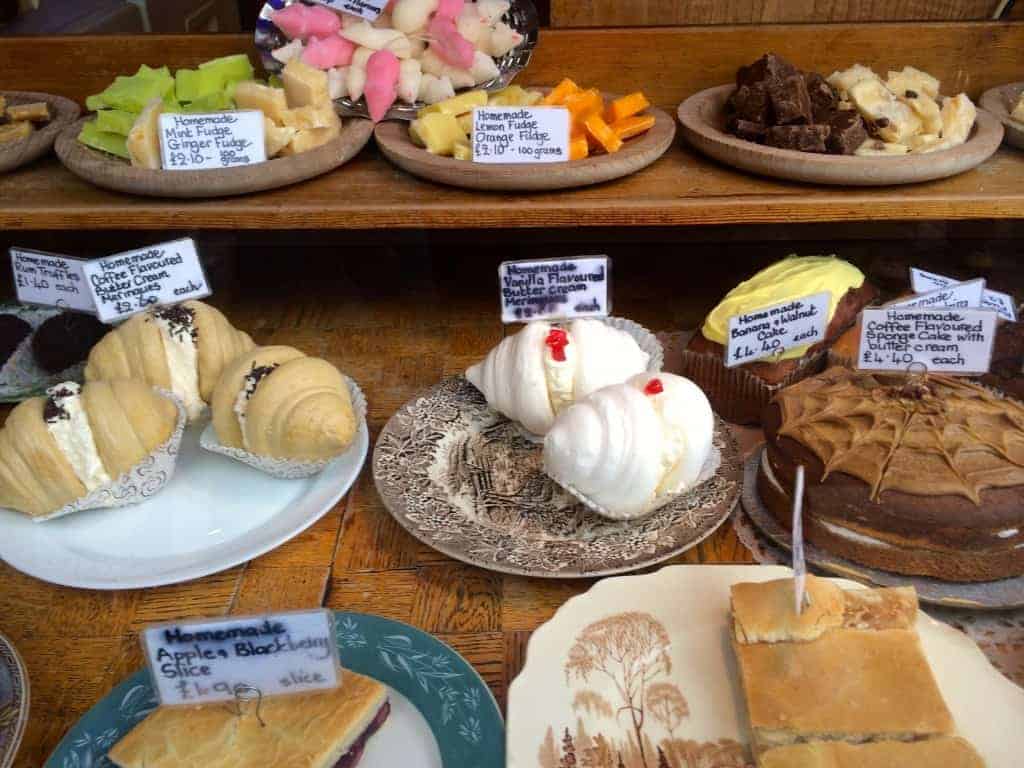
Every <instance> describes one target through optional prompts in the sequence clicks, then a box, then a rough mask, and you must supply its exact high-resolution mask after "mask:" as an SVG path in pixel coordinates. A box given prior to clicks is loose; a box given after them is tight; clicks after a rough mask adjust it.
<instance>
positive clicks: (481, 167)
mask: <svg viewBox="0 0 1024 768" xmlns="http://www.w3.org/2000/svg"><path fill="white" fill-rule="evenodd" d="M538 90H545V89H538ZM613 98H615V97H614V96H610V95H608V94H605V99H606V100H610V99H613ZM647 111H648V113H649V114H652V115H654V118H655V121H654V125H653V126H652V127H651V130H649V131H647V133H644V134H641V135H640V136H637V137H636V138H633V139H628V140H627V141H626V142H625V144H623V146H622V149H620V150H619V151H618V152H616V153H615V154H612V155H605V154H602V155H594V156H593V157H587V158H584V159H583V160H570V161H569V162H566V163H531V164H528V165H526V164H524V165H520V164H516V163H496V164H493V165H492V164H488V163H473V162H470V161H468V160H456V159H455V158H453V157H440V156H438V155H432V154H430V153H429V152H427V150H425V149H423V148H422V147H418V146H416V145H415V144H413V143H412V139H410V138H409V124H408V123H405V122H395V121H390V122H386V123H378V124H377V127H376V129H375V130H374V138H376V140H377V146H378V147H380V151H381V152H382V153H383V154H384V156H385V157H386V158H387V159H388V160H390V161H391V162H392V163H394V164H395V165H397V166H398V167H399V168H401V169H402V170H404V171H408V172H409V173H411V174H412V175H413V176H419V177H420V178H423V179H428V180H429V181H436V182H439V183H441V184H449V185H451V186H453V187H464V188H466V189H482V190H487V191H494V192H541V191H545V190H553V189H569V188H571V187H585V186H589V185H591V184H600V183H601V182H602V181H611V180H612V179H618V178H621V177H622V176H628V175H629V174H631V173H635V172H636V171H639V170H640V169H641V168H646V167H647V166H648V165H650V164H651V163H653V162H654V161H655V160H657V159H658V158H659V157H661V156H662V155H663V154H665V150H667V149H668V148H669V147H670V146H672V140H673V139H674V138H675V135H676V126H675V123H674V121H673V120H672V118H671V117H670V116H669V115H668V113H666V112H664V111H663V110H660V109H656V108H654V107H650V108H649V109H648V110H647Z"/></svg>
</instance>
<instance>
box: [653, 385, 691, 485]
mask: <svg viewBox="0 0 1024 768" xmlns="http://www.w3.org/2000/svg"><path fill="white" fill-rule="evenodd" d="M649 397H650V398H651V404H652V405H653V406H654V410H655V412H656V413H657V414H658V419H659V420H660V421H661V429H662V439H661V458H660V460H659V464H658V465H659V467H660V469H661V478H662V479H661V482H660V483H659V484H658V487H657V488H656V489H655V495H656V496H660V495H662V494H665V493H673V492H675V491H676V490H678V489H676V488H670V487H669V478H670V477H671V476H672V471H673V470H674V469H675V468H676V465H677V464H678V463H679V462H680V461H681V460H682V458H683V454H684V453H685V452H686V426H685V425H683V424H677V423H673V422H672V421H670V420H668V419H666V418H665V416H664V414H663V413H662V406H663V403H664V398H665V395H663V394H656V395H649Z"/></svg>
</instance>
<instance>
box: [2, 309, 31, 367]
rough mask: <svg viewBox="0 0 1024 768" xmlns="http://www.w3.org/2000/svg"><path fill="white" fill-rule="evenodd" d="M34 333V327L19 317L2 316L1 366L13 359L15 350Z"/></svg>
mask: <svg viewBox="0 0 1024 768" xmlns="http://www.w3.org/2000/svg"><path fill="white" fill-rule="evenodd" d="M30 333H32V326H31V325H29V324H28V323H26V322H25V321H24V320H22V319H21V318H20V317H18V316H17V315H0V365H3V364H4V363H6V362H7V361H8V360H10V359H11V355H13V354H14V350H16V349H17V348H18V345H19V344H21V342H23V341H24V340H25V337H26V336H28V335H29V334H30Z"/></svg>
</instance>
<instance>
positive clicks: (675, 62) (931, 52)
mask: <svg viewBox="0 0 1024 768" xmlns="http://www.w3.org/2000/svg"><path fill="white" fill-rule="evenodd" d="M250 48H251V41H250V39H249V38H248V37H245V36H238V35H219V36H205V37H187V36H148V37H146V36H139V37H116V38H81V37H74V38H72V37H65V38H52V39H46V40H39V39H19V38H9V39H0V72H3V73H4V85H5V86H6V87H13V88H20V89H30V90H44V91H50V92H55V93H61V94H63V95H67V96H71V97H72V98H76V99H79V100H83V99H84V97H85V96H86V95H87V94H89V93H93V92H96V91H98V90H101V89H102V88H103V87H104V86H105V85H106V84H107V83H108V82H109V81H110V80H111V79H112V78H113V77H114V76H115V75H116V74H118V73H124V72H131V71H134V69H135V68H136V67H137V66H138V65H139V64H140V63H143V62H145V63H148V64H150V65H158V64H163V63H169V64H170V65H171V66H173V67H179V66H191V65H194V64H195V63H197V62H199V61H202V60H204V59H208V58H212V57H214V56H219V55H223V54H225V53H229V52H232V51H238V50H246V49H250ZM1021 48H1024V24H1016V23H1011V24H1007V23H1003V24H987V23H986V24H916V25H906V24H902V25H901V24H873V25H828V26H815V25H800V26H785V25H779V26H764V27H718V28H704V27H695V28H671V29H645V30H594V31H579V30H575V31H573V30H567V31H551V32H545V33H544V34H543V35H542V38H541V44H540V46H539V47H538V49H537V55H536V56H535V58H534V62H533V63H532V64H531V67H530V68H529V70H528V71H527V73H526V75H525V76H524V79H525V80H526V81H527V82H530V83H537V84H543V83H551V82H554V81H556V80H557V79H559V78H561V77H563V76H570V77H573V78H575V79H578V81H580V82H582V83H586V84H599V85H600V86H601V87H603V88H605V89H606V90H610V91H623V92H624V91H626V90H629V89H635V88H638V87H639V88H643V89H644V90H645V91H646V92H647V93H648V94H649V95H650V97H651V99H652V101H654V102H656V103H657V104H658V105H659V106H662V107H664V108H666V109H669V110H671V111H673V112H674V110H675V107H676V105H677V104H678V103H679V102H680V101H681V100H682V99H683V98H684V97H685V96H687V95H689V94H690V93H693V92H694V91H695V90H697V89H699V88H703V87H707V86H709V85H714V84H717V83H721V82H727V81H728V80H730V79H731V78H732V76H733V73H734V72H735V69H736V67H737V66H738V65H739V64H742V63H745V62H749V61H750V60H752V59H753V58H755V57H756V56H758V55H760V53H762V52H763V51H766V50H774V51H778V52H779V53H781V54H783V55H786V56H788V57H790V58H792V59H793V60H794V61H795V62H797V63H799V64H800V65H802V66H804V67H806V68H808V69H816V70H819V71H826V72H828V71H832V69H833V68H836V67H840V66H847V65H849V64H851V63H853V62H855V61H860V62H865V63H870V64H872V65H874V66H875V67H877V68H878V69H881V70H884V69H885V68H888V67H896V66H900V65H902V64H905V63H913V64H914V65H916V66H919V67H921V68H924V69H927V70H929V71H931V72H933V73H935V74H936V75H937V76H939V77H940V78H942V79H943V81H944V82H945V83H946V85H945V87H944V89H945V90H946V91H947V92H955V91H958V90H960V89H965V90H966V91H967V92H968V93H969V94H970V95H971V96H973V97H975V98H976V97H977V96H978V95H979V94H980V92H981V91H982V90H984V89H985V88H988V87H990V86H992V85H995V84H999V83H1004V82H1010V81H1014V80H1019V79H1021V77H1022V73H1021V70H1020V61H1019V56H1018V51H1019V50H1020V49H1021ZM69 62H74V66H69V64H68V63H69ZM1021 178H1024V153H1019V152H1017V151H1015V150H1012V149H1003V150H1000V152H999V153H998V154H997V155H996V156H995V157H993V158H992V159H991V160H990V161H989V162H987V163H985V164H984V165H983V166H982V167H980V168H979V169H977V170H975V171H972V172H969V173H966V174H963V175H961V176H958V177H955V178H952V179H947V180H943V181H937V182H931V183H927V184H920V185H914V186H907V187H889V188H883V189H833V188H826V187H815V186H809V185H800V184H793V183H786V182H778V181H774V180H770V179H762V178H758V177H755V176H751V175H747V174H744V173H741V172H738V171H733V170H732V169H729V168H727V167H724V166H721V165H718V164H716V163H714V162H713V161H710V160H707V159H705V158H704V157H702V156H700V155H697V154H696V153H694V152H693V151H691V150H690V149H689V148H687V147H686V146H684V145H683V143H682V140H681V139H677V142H676V145H675V146H674V147H673V148H672V149H671V150H670V151H669V152H668V153H667V154H666V155H665V156H664V157H663V158H661V160H659V161H658V162H657V163H655V164H654V165H653V166H652V167H650V168H648V169H646V170H644V171H642V172H640V173H638V174H635V175H634V176H631V177H629V178H626V179H622V180H619V181H615V182H611V183H608V184H603V185H600V186H596V187H591V188H586V189H580V190H573V191H568V192H558V193H547V194H532V195H500V194H481V193H474V192H466V191H462V190H458V189H451V188H447V187H443V186H439V185H435V184H431V183H428V182H423V181H419V180H417V179H415V178H413V177H411V176H408V175H407V174H405V173H403V172H401V171H399V170H398V169H396V168H394V167H392V166H391V165H389V164H388V163H387V162H386V161H385V160H384V159H383V158H381V157H380V156H379V154H378V153H377V152H376V150H375V149H373V148H372V147H371V148H368V149H367V150H365V151H364V152H363V153H362V154H361V155H360V156H359V157H358V158H357V159H356V160H354V161H352V162H351V163H349V164H348V165H346V166H344V167H342V168H341V169H339V170H337V171H335V172H334V173H331V174H328V175H326V176H323V177H321V178H319V179H315V180H312V181H309V182H305V183H303V184H299V185H296V186H294V187H292V188H289V189H285V190H279V191H275V192H269V193H262V194H257V195H250V196H246V197H239V198H231V199H224V200H213V201H180V200H156V199H145V198H136V197H129V196H126V195H120V194H115V193H109V192H105V191H103V190H100V189H97V188H95V187H92V186H91V185H89V184H88V183H86V182H84V181H81V180H79V179H77V178H76V177H74V176H73V175H71V174H70V173H69V172H67V171H65V170H64V169H63V168H62V167H61V166H60V165H59V163H58V162H57V161H56V160H54V159H50V160H45V161H42V162H39V163H36V164H35V165H33V166H30V167H28V168H26V169H23V170H21V171H18V172H15V173H12V174H8V175H7V176H4V177H2V178H0V228H3V229H5V230H26V229H34V230H42V229H157V228H171V229H174V228H177V229H191V228H205V229H383V228H388V229H392V228H420V227H422V228H490V227H533V228H562V227H588V226H602V227H608V226H690V225H709V224H735V223H759V224H764V223H801V222H842V221H869V220H870V221H879V220H889V221H898V220H913V219H935V220H957V219H959V220H963V219H1019V218H1024V185H1022V184H1021V183H1020V180H1021Z"/></svg>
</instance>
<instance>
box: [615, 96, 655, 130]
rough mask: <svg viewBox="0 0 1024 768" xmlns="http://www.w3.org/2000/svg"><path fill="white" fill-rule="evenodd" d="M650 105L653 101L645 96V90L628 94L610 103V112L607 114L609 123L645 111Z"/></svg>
mask: <svg viewBox="0 0 1024 768" xmlns="http://www.w3.org/2000/svg"><path fill="white" fill-rule="evenodd" d="M649 106H651V102H649V101H648V100H647V97H646V96H644V94H643V91H637V92H636V93H631V94H629V95H628V96H623V97H621V98H618V99H616V100H615V101H613V102H612V103H611V104H609V105H608V113H607V114H606V115H605V118H606V119H607V121H608V122H609V123H617V122H618V121H619V120H623V119H625V118H627V117H632V116H633V115H636V114H639V113H640V112H643V111H644V110H645V109H647V108H648V107H649Z"/></svg>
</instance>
